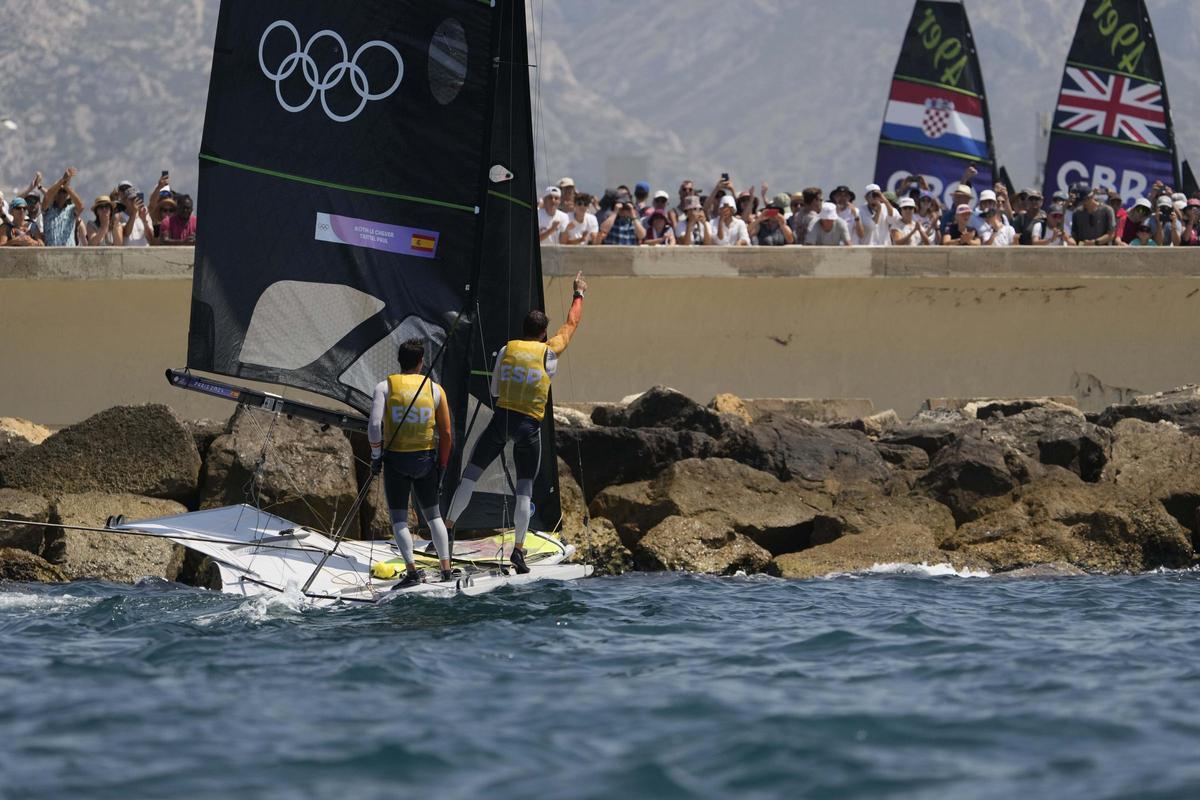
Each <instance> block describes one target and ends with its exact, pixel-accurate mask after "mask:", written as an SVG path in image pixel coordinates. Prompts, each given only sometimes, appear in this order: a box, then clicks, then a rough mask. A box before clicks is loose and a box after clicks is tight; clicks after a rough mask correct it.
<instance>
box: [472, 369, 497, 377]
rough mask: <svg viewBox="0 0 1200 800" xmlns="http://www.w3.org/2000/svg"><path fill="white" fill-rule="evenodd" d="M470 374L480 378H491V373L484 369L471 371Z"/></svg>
mask: <svg viewBox="0 0 1200 800" xmlns="http://www.w3.org/2000/svg"><path fill="white" fill-rule="evenodd" d="M471 374H472V375H479V376H480V377H483V378H490V377H492V373H490V372H488V371H487V370H486V369H473V370H471Z"/></svg>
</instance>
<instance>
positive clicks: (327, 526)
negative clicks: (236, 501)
mask: <svg viewBox="0 0 1200 800" xmlns="http://www.w3.org/2000/svg"><path fill="white" fill-rule="evenodd" d="M249 411H250V412H251V413H250V414H249V419H250V420H251V422H252V424H254V425H255V426H256V427H257V428H258V430H260V431H261V430H262V424H261V423H260V422H259V420H257V419H256V418H255V417H254V413H257V412H262V413H269V414H270V415H271V425H270V427H269V428H268V429H267V433H266V438H265V439H264V441H263V453H262V455H261V456H260V459H261V464H260V466H259V467H258V468H256V470H255V480H259V479H261V471H262V467H265V466H266V462H267V451H268V449H269V446H270V443H271V439H272V438H273V437H274V435H275V426H276V424H277V423H278V422H279V418H280V415H281V414H282V413H283V412H280V411H273V412H263V410H262V409H256V408H253V407H250V408H249ZM279 473H280V475H281V476H282V477H283V479H284V480H285V481H287V483H288V486H289V487H290V488H291V490H292V491H293V492H295V494H296V497H298V498H299V499H300V502H301V503H303V504H304V507H305V509H306V510H307V511H308V513H309V514H312V516H313V519H315V520H316V521H317V524H318V525H320V526H321V532H322V533H333V532H334V531H335V530H336V529H337V528H336V526H335V524H334V520H330V521H328V522H327V521H326V520H325V515H324V514H322V513H321V512H319V511H317V509H316V508H315V507H314V506H313V504H312V503H310V502H309V501H308V498H307V496H306V495H305V492H304V491H303V490H302V489H301V488H300V484H299V483H297V482H296V478H295V476H293V475H292V473H291V471H290V470H287V469H281V470H280V471H279ZM253 500H254V502H253V503H252V504H251V506H252V507H253V508H255V509H256V510H258V511H260V512H261V511H262V510H263V509H262V494H261V485H258V484H256V490H255V492H254V496H253ZM239 522H240V517H239Z"/></svg>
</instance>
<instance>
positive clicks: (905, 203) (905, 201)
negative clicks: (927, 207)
mask: <svg viewBox="0 0 1200 800" xmlns="http://www.w3.org/2000/svg"><path fill="white" fill-rule="evenodd" d="M916 207H917V201H916V200H913V199H912V198H911V197H901V198H900V208H916Z"/></svg>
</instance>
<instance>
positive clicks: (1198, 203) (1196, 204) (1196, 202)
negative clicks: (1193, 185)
mask: <svg viewBox="0 0 1200 800" xmlns="http://www.w3.org/2000/svg"><path fill="white" fill-rule="evenodd" d="M1187 207H1188V208H1200V199H1197V198H1195V197H1193V198H1192V199H1191V200H1188V201H1187Z"/></svg>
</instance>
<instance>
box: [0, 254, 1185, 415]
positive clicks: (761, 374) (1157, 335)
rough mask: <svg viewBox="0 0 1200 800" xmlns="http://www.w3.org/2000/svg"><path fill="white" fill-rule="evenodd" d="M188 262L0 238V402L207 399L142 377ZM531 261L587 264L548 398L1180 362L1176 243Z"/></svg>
mask: <svg viewBox="0 0 1200 800" xmlns="http://www.w3.org/2000/svg"><path fill="white" fill-rule="evenodd" d="M191 264H192V251H191V250H190V249H186V248H172V249H143V250H131V249H124V250H120V249H117V250H109V249H103V248H95V249H85V250H40V251H13V250H5V251H2V252H0V416H18V417H25V418H29V419H34V420H37V421H39V422H43V423H47V424H53V425H64V424H69V423H72V422H76V421H78V420H80V419H82V418H84V417H86V416H88V415H89V414H92V413H94V412H96V411H99V410H101V409H103V408H107V407H109V406H113V405H118V404H129V403H141V402H165V403H168V404H170V405H171V406H173V407H174V408H175V409H177V410H178V411H179V413H180V414H181V415H183V416H185V417H206V416H211V417H222V418H223V417H224V416H227V415H228V413H229V406H228V404H227V403H224V402H221V401H216V400H209V399H206V398H203V397H200V396H198V395H189V394H187V393H183V392H180V391H178V390H175V389H172V388H170V387H169V386H168V385H167V383H166V381H165V380H164V379H163V370H164V369H165V368H167V367H173V366H182V365H183V362H184V354H185V350H186V341H187V323H188V313H189V311H188V309H189V299H190V289H191ZM544 268H545V273H546V305H547V311H548V313H549V314H550V316H551V319H552V321H558V320H561V318H562V316H563V314H564V313H565V310H566V308H567V305H568V304H569V301H570V291H571V283H570V277H571V276H572V275H574V273H575V271H576V270H578V269H582V270H584V272H585V273H587V274H588V276H589V283H590V284H591V286H592V291H591V293H590V294H589V295H588V304H587V309H586V312H585V319H584V324H583V327H582V328H581V331H580V334H579V336H578V337H577V339H576V340H575V343H574V344H573V345H572V348H571V352H570V355H569V356H568V357H567V358H566V359H565V361H564V368H563V370H562V373H561V374H560V377H559V379H558V380H557V381H556V385H555V392H556V396H557V397H558V399H559V400H560V401H576V402H585V401H607V400H616V399H619V398H621V397H623V396H625V395H628V394H631V393H634V392H639V391H642V390H644V389H646V388H647V387H649V386H651V385H653V384H666V385H669V386H672V387H674V388H677V389H679V390H681V391H683V392H685V393H687V394H689V395H691V396H692V397H695V398H698V399H700V400H702V401H703V400H706V399H707V398H708V397H711V396H712V395H714V394H716V393H718V392H733V393H735V394H739V395H742V396H744V397H828V398H835V397H853V398H866V399H869V400H871V401H872V402H873V403H874V405H875V407H876V408H879V409H882V408H895V409H896V410H897V411H899V412H900V413H901V414H909V413H911V412H913V411H915V410H916V409H917V408H918V407H919V406H920V405H921V404H922V403H923V402H924V401H925V400H927V399H929V398H937V397H981V396H1015V395H1074V396H1076V397H1077V398H1078V399H1079V401H1080V405H1081V407H1083V408H1098V407H1100V406H1103V405H1104V404H1105V403H1110V402H1116V401H1118V400H1121V399H1123V398H1124V397H1126V396H1128V395H1129V394H1131V393H1141V392H1152V391H1157V390H1160V389H1166V388H1169V387H1172V386H1178V385H1182V384H1186V383H1194V382H1198V381H1200V352H1198V350H1197V347H1196V343H1197V342H1198V341H1200V313H1197V312H1198V311H1200V253H1196V252H1195V251H1189V250H1167V251H1150V252H1137V251H1131V250H1128V249H1117V248H1104V249H1091V248H1079V249H1058V248H1054V249H1049V248H1046V249H1041V248H1039V249H1030V248H1017V249H1008V250H988V249H978V250H973V251H962V250H952V249H950V248H946V249H942V248H929V249H925V248H903V249H902V248H894V249H893V248H882V249H837V248H772V249H757V248H754V249H738V250H735V249H720V248H709V249H696V250H682V249H675V250H669V251H668V250H660V249H654V250H652V249H649V248H641V249H639V248H561V249H557V250H547V251H546V252H545V253H544ZM288 395H289V396H300V395H301V393H298V392H292V391H289V392H288Z"/></svg>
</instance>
